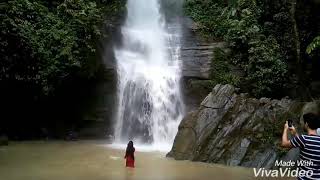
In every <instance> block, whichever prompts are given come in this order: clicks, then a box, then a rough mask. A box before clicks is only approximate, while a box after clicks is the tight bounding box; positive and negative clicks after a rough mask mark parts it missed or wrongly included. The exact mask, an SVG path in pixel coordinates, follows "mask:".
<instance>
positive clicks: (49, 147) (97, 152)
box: [0, 141, 274, 180]
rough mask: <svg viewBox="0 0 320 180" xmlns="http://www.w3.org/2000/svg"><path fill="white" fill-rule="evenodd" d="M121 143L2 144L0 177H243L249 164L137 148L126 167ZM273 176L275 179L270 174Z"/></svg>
mask: <svg viewBox="0 0 320 180" xmlns="http://www.w3.org/2000/svg"><path fill="white" fill-rule="evenodd" d="M123 148H124V147H121V146H117V148H113V147H112V146H108V145H105V144H104V142H101V141H77V142H63V141H61V142H60V141H52V142H41V141H37V142H20V143H11V144H10V145H9V146H8V147H0V177H1V178H0V179H2V180H118V179H119V180H147V179H150V180H188V179H190V180H198V179H199V180H202V179H204V180H206V179H208V180H209V179H210V180H211V179H217V180H220V179H223V180H229V179H230V180H232V179H236V180H242V179H243V180H247V179H255V178H254V177H253V175H254V174H253V170H252V169H248V168H235V167H225V166H222V165H214V164H206V163H197V162H190V161H175V160H173V159H169V158H165V153H164V152H153V151H149V152H147V151H145V150H142V151H139V149H138V147H137V148H136V149H137V152H136V168H134V169H130V168H125V167H124V163H125V162H124V159H123V156H124V149H123ZM273 179H274V178H273Z"/></svg>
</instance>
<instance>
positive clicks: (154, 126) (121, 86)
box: [114, 0, 184, 150]
mask: <svg viewBox="0 0 320 180" xmlns="http://www.w3.org/2000/svg"><path fill="white" fill-rule="evenodd" d="M127 11H128V14H127V19H126V22H125V24H124V25H123V27H122V36H123V45H122V47H121V48H118V49H115V50H114V51H115V57H116V60H117V71H118V111H117V116H116V125H115V139H116V142H118V143H119V142H120V143H121V142H123V143H125V142H127V141H128V140H134V141H135V142H138V143H142V144H151V145H153V147H154V148H155V149H167V150H168V149H169V148H170V147H171V146H172V143H173V140H174V137H175V135H176V133H177V130H178V125H179V123H180V121H181V119H182V117H183V113H184V112H183V110H184V105H183V102H182V98H181V94H180V87H179V80H180V61H179V58H180V26H179V25H178V24H177V23H176V24H171V25H170V24H167V23H166V22H165V21H164V18H163V17H162V15H161V13H160V4H159V2H158V0H128V2H127Z"/></svg>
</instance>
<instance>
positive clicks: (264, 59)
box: [246, 37, 287, 96]
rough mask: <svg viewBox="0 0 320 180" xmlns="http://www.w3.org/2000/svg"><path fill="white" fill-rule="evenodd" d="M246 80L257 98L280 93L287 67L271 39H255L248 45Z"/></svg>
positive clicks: (274, 41) (275, 43)
mask: <svg viewBox="0 0 320 180" xmlns="http://www.w3.org/2000/svg"><path fill="white" fill-rule="evenodd" d="M249 46H250V49H249V61H248V65H247V66H246V68H247V69H246V72H247V73H248V76H247V79H248V80H249V82H250V83H251V85H252V86H253V87H254V88H253V93H254V94H255V95H257V96H263V95H267V96H271V95H272V93H276V92H277V91H281V89H282V88H283V84H284V83H285V80H286V73H287V67H286V64H285V62H283V61H282V60H281V59H282V58H281V55H280V51H279V45H278V44H277V42H276V40H275V39H274V38H273V37H268V38H267V39H263V40H261V39H255V40H251V41H250V43H249Z"/></svg>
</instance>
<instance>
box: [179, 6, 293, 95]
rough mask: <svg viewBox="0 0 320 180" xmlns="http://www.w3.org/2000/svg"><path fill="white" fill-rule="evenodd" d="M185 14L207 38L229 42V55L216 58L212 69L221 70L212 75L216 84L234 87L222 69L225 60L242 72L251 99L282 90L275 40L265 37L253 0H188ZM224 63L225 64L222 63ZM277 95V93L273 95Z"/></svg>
mask: <svg viewBox="0 0 320 180" xmlns="http://www.w3.org/2000/svg"><path fill="white" fill-rule="evenodd" d="M185 9H186V12H187V13H188V14H189V15H190V16H191V17H192V18H193V19H194V20H195V21H196V22H197V23H199V24H200V30H201V31H202V32H204V34H207V35H208V36H214V37H218V38H223V39H224V40H225V41H227V42H228V43H229V46H230V48H231V50H232V52H231V56H230V57H228V58H225V57H226V56H225V55H219V54H220V53H221V52H218V51H217V50H215V56H217V58H216V59H218V60H217V61H214V62H213V63H212V64H213V67H214V66H217V67H216V68H218V67H220V66H221V64H222V67H220V68H221V70H220V71H217V72H216V74H215V75H214V76H215V78H216V79H218V82H226V83H233V84H238V83H239V82H240V81H239V78H236V77H235V76H234V75H232V74H231V73H229V72H230V71H229V70H228V69H226V68H224V67H223V66H224V65H225V63H227V61H228V59H231V62H232V63H234V64H235V65H238V66H240V67H242V68H243V69H244V71H245V72H246V78H245V80H247V81H248V83H247V84H248V85H249V87H248V89H250V91H251V93H252V94H254V95H255V96H258V97H260V96H271V95H272V94H273V93H274V92H277V91H281V90H282V89H283V88H284V82H285V76H286V73H287V66H286V64H285V62H284V59H283V57H282V56H281V53H280V50H281V49H280V46H279V44H278V42H277V41H276V39H275V38H273V37H271V36H269V37H268V38H266V36H265V32H264V26H262V25H261V24H260V23H259V19H260V18H261V17H262V13H263V11H262V10H261V8H260V6H259V4H258V2H257V1H255V0H238V1H228V3H227V4H226V3H225V1H218V0H211V1H200V0H189V1H187V3H186V8H185ZM224 62H225V63H224ZM276 94H279V93H276Z"/></svg>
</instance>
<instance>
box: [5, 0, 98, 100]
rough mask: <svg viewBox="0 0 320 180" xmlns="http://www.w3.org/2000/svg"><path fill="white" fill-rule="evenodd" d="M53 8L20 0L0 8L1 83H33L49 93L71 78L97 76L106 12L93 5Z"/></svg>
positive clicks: (82, 2)
mask: <svg viewBox="0 0 320 180" xmlns="http://www.w3.org/2000/svg"><path fill="white" fill-rule="evenodd" d="M54 4H56V5H57V6H53V7H50V8H49V7H47V6H46V4H45V3H44V2H42V1H37V0H16V1H9V2H8V3H7V4H6V6H4V7H3V8H2V9H1V10H2V11H3V12H4V13H1V19H3V21H2V22H1V39H0V52H1V56H2V60H1V62H0V63H1V67H2V70H1V71H0V80H1V81H2V82H13V81H16V82H20V83H25V84H29V86H35V87H39V88H40V89H41V90H40V91H41V92H42V93H44V94H49V93H51V92H53V91H54V89H55V88H56V87H58V86H59V85H60V84H61V83H62V82H63V81H65V80H67V79H70V78H75V77H80V78H86V79H88V78H92V77H93V76H94V74H95V72H96V71H97V69H98V68H99V62H97V61H96V60H94V57H95V54H96V52H95V51H96V42H97V40H98V39H99V38H100V37H101V36H102V33H101V31H100V29H101V27H100V26H101V24H102V22H103V18H104V17H103V15H104V13H103V9H102V8H101V7H99V6H98V5H97V4H96V2H95V1H90V0H64V1H62V2H61V3H60V2H55V3H54Z"/></svg>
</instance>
